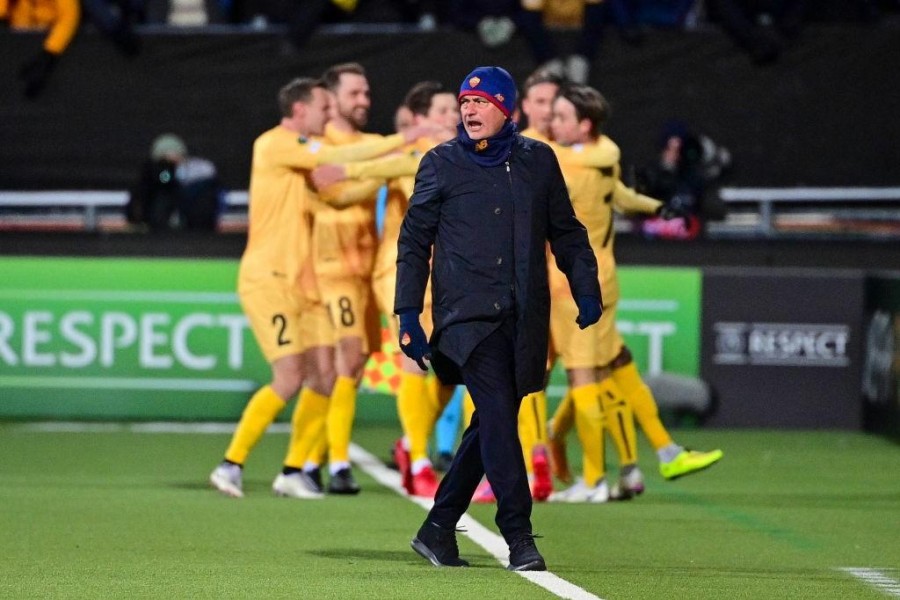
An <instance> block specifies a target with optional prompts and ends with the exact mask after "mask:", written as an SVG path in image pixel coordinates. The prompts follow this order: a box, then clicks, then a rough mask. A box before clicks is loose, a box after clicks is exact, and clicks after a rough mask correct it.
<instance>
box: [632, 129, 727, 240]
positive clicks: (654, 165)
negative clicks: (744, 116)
mask: <svg viewBox="0 0 900 600" xmlns="http://www.w3.org/2000/svg"><path fill="white" fill-rule="evenodd" d="M658 148H659V154H658V156H657V157H656V158H655V159H653V160H651V161H650V162H648V163H647V164H646V165H644V166H643V167H641V168H640V169H638V171H637V174H636V179H637V181H636V185H635V188H636V189H637V190H638V191H639V192H640V193H642V194H646V195H648V196H652V197H654V198H659V199H660V200H662V201H663V202H665V203H666V204H667V205H668V206H670V207H673V208H675V209H676V210H678V211H680V212H682V213H683V214H685V215H686V216H685V218H684V219H683V222H682V220H681V219H673V220H670V221H665V220H664V219H662V218H659V217H656V218H651V219H644V220H642V221H641V222H640V224H639V227H640V231H641V233H642V234H643V235H645V236H647V237H650V238H663V239H677V240H691V239H695V238H697V237H698V236H699V235H700V234H701V233H702V231H703V226H704V224H705V222H706V221H707V220H718V219H722V218H724V216H725V215H724V212H725V209H724V206H721V205H716V204H714V202H715V199H714V198H711V197H710V196H709V195H708V194H707V193H706V190H707V187H708V185H709V184H710V183H712V182H713V181H715V180H717V179H719V178H720V177H721V176H722V173H723V172H724V171H725V170H727V169H728V168H729V167H730V166H731V153H730V152H729V151H728V149H727V148H724V147H722V146H719V145H717V144H716V143H715V142H714V141H713V140H712V139H710V138H709V137H708V136H705V135H702V134H696V133H694V132H692V131H691V130H690V128H689V127H688V126H687V124H685V123H683V122H681V121H675V120H673V121H669V122H667V123H666V124H665V125H663V128H662V131H661V133H660V136H659V144H658Z"/></svg>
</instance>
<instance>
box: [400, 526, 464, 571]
mask: <svg viewBox="0 0 900 600" xmlns="http://www.w3.org/2000/svg"><path fill="white" fill-rule="evenodd" d="M409 545H410V546H412V549H413V550H415V551H416V552H417V553H418V554H419V556H421V557H423V558H425V559H426V560H428V561H429V562H430V563H431V564H433V565H434V566H436V567H468V566H469V563H468V562H466V561H464V560H463V559H461V558H460V557H459V546H457V545H456V530H454V529H444V528H443V527H441V526H439V525H435V524H434V523H431V522H425V523H424V524H423V525H422V526H421V527H420V528H419V532H418V533H417V534H416V537H414V538H413V540H412V541H411V542H410V543H409Z"/></svg>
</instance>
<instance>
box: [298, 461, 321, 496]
mask: <svg viewBox="0 0 900 600" xmlns="http://www.w3.org/2000/svg"><path fill="white" fill-rule="evenodd" d="M303 472H304V473H306V476H307V477H309V480H310V481H311V482H312V483H313V485H315V487H316V489H318V490H319V491H320V492H322V493H323V494H324V493H325V486H324V485H323V484H322V469H320V468H319V467H316V468H315V469H310V470H308V471H303Z"/></svg>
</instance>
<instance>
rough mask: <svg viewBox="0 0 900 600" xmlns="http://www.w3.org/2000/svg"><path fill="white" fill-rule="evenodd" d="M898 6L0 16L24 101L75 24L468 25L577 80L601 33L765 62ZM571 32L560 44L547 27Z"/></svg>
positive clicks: (291, 4) (20, 11)
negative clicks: (698, 40)
mask: <svg viewBox="0 0 900 600" xmlns="http://www.w3.org/2000/svg"><path fill="white" fill-rule="evenodd" d="M898 12H900V0H299V1H298V0H0V23H2V24H4V25H5V26H7V27H8V29H9V30H11V31H33V30H43V31H46V37H45V38H44V39H43V42H42V44H41V45H40V47H39V48H36V49H35V52H34V54H33V55H32V57H31V58H30V59H29V60H28V61H26V62H25V63H24V64H22V65H19V69H18V76H19V79H20V80H21V82H22V86H23V88H22V89H23V91H24V93H25V95H26V96H27V97H28V98H35V97H37V96H38V95H39V94H40V92H41V90H42V89H43V88H44V86H45V85H46V83H47V81H48V78H49V77H50V74H51V73H52V72H53V70H54V68H55V66H56V64H57V62H58V61H59V59H60V56H61V55H62V54H63V53H64V51H65V50H66V48H67V47H68V46H69V44H70V43H71V41H72V39H73V38H74V36H75V34H76V32H77V31H78V30H79V28H81V27H86V28H92V29H93V30H95V31H98V32H100V33H102V34H103V35H104V36H105V37H107V38H108V39H109V41H110V43H111V44H112V45H113V46H114V47H115V48H116V49H117V50H118V51H120V52H121V53H122V54H123V55H125V56H128V57H133V56H136V55H138V54H139V53H140V52H141V38H140V35H139V31H140V28H139V27H138V26H139V25H143V24H158V25H165V26H172V27H205V26H208V25H219V26H235V27H240V28H250V29H261V30H264V29H266V28H268V27H270V26H272V25H278V26H280V27H282V28H285V30H286V31H287V33H286V36H285V47H286V49H288V50H289V51H295V52H296V51H300V50H301V49H302V48H303V46H304V45H305V43H306V42H307V40H308V39H309V37H310V36H311V35H312V34H313V33H314V32H315V31H316V29H318V28H319V27H320V26H321V25H323V24H333V23H359V24H372V23H380V24H387V23H390V24H392V25H397V24H401V25H403V26H406V27H410V28H415V29H418V30H424V31H430V30H434V29H437V28H454V29H460V30H465V31H470V32H472V33H473V35H476V36H477V38H478V39H479V40H480V41H481V43H483V44H484V45H485V46H487V47H498V46H502V45H504V44H506V43H508V42H510V40H512V38H513V37H514V36H516V35H519V36H521V37H522V38H523V39H524V40H525V42H526V43H527V46H528V48H529V52H530V54H531V58H532V59H533V61H534V63H535V66H541V67H543V68H546V69H548V70H550V71H553V72H556V73H558V74H560V75H565V76H566V77H568V78H569V79H571V80H573V81H575V82H586V81H587V80H588V78H589V71H590V65H591V64H592V62H593V61H594V60H596V59H597V55H598V53H599V51H600V46H601V42H602V39H603V35H604V32H605V31H606V29H607V28H610V29H613V30H615V31H616V33H617V34H618V35H619V36H620V37H621V39H622V40H624V41H625V42H627V43H628V44H634V45H637V44H641V43H643V41H644V38H645V32H646V31H647V30H648V29H650V28H669V29H682V30H691V29H696V28H698V27H704V26H718V27H721V28H722V29H724V30H725V31H726V32H727V33H728V34H729V35H730V36H731V37H732V39H733V40H734V41H735V43H736V45H737V46H738V47H740V48H741V49H742V50H743V51H745V52H747V54H748V56H749V57H750V59H751V60H753V62H754V63H756V64H759V65H765V64H770V63H772V62H775V61H776V60H778V58H779V56H780V54H781V53H782V52H783V51H784V50H785V49H786V48H789V47H790V45H792V44H793V43H795V41H796V40H797V39H798V37H799V36H800V34H801V31H802V28H803V25H804V24H805V23H807V22H809V21H811V20H812V21H815V20H818V21H822V20H826V21H856V22H872V21H875V20H878V19H879V18H881V17H883V16H886V15H892V14H897V13H898ZM560 29H568V30H573V31H577V32H578V35H577V36H576V37H577V41H575V42H574V44H571V47H563V44H561V41H562V40H560V39H559V36H555V35H554V32H555V31H557V30H560Z"/></svg>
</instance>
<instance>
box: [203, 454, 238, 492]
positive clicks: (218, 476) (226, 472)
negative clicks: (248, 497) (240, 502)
mask: <svg viewBox="0 0 900 600" xmlns="http://www.w3.org/2000/svg"><path fill="white" fill-rule="evenodd" d="M241 475H242V470H241V467H240V466H239V465H235V464H232V463H227V462H223V463H221V464H220V465H219V466H218V467H216V468H215V469H213V472H212V473H210V475H209V483H210V485H212V486H213V487H214V488H216V489H217V490H219V491H220V492H222V493H223V494H225V495H226V496H230V497H232V498H243V497H244V485H243V482H242V477H241Z"/></svg>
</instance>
